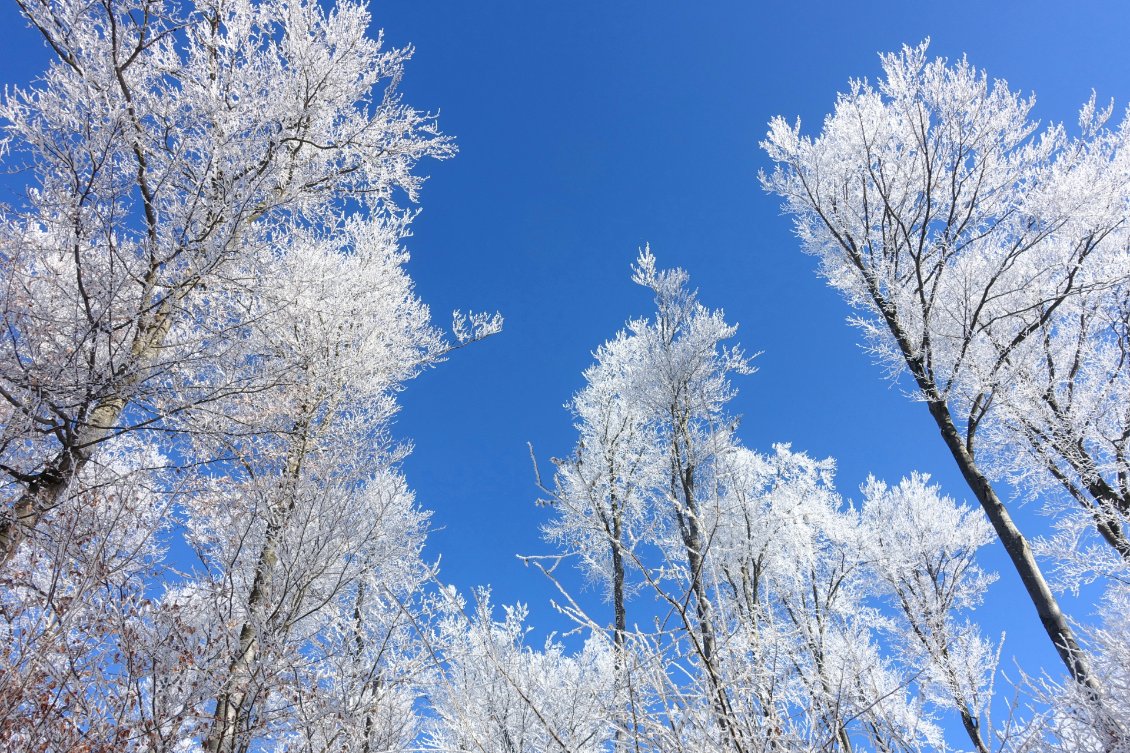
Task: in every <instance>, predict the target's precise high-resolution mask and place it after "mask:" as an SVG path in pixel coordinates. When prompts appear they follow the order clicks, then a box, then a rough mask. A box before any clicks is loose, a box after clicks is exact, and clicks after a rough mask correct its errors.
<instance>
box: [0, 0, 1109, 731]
mask: <svg viewBox="0 0 1130 753" xmlns="http://www.w3.org/2000/svg"><path fill="white" fill-rule="evenodd" d="M17 2H18V3H19V5H20V7H21V9H22V11H23V13H24V15H25V17H26V20H27V22H28V25H29V29H28V30H27V31H26V32H24V33H27V34H38V35H40V36H41V38H42V41H43V43H44V44H45V45H46V47H47V49H48V50H49V52H50V53H51V56H52V57H51V62H50V64H49V67H48V68H47V70H46V71H44V72H43V73H42V75H41V76H39V77H38V78H36V79H35V80H34V81H32V82H31V83H30V84H28V85H26V86H24V87H20V88H9V89H6V90H5V93H4V95H3V98H2V100H0V129H2V130H0V157H2V158H3V165H4V170H5V171H6V172H8V173H12V174H13V175H15V176H16V177H15V178H11V179H9V180H10V181H11V180H22V181H24V182H23V183H20V184H19V185H15V184H12V186H11V189H12V190H9V191H8V195H9V196H12V197H15V198H12V199H11V200H10V201H9V202H8V203H6V204H4V205H2V206H0V275H2V279H0V316H2V317H3V322H2V324H3V326H2V328H0V349H2V354H0V490H2V491H0V496H2V505H0V749H2V750H4V751H13V752H20V753H23V752H27V753H32V752H35V753H71V752H75V753H109V752H110V751H114V752H115V753H116V752H119V751H125V752H130V751H148V752H153V753H156V752H168V753H191V752H193V751H201V752H207V753H236V752H244V751H247V752H252V751H256V752H257V751H296V752H297V751H303V752H308V753H338V752H340V753H346V752H350V753H353V752H355V753H362V752H364V753H380V752H387V751H421V750H430V751H479V752H480V753H544V752H550V753H597V752H598V751H609V752H612V753H629V752H630V753H643V752H645V751H647V752H650V753H713V752H715V751H718V752H719V753H721V752H726V753H755V752H756V753H762V752H764V753H770V752H780V753H791V752H796V753H801V752H812V753H815V752H817V751H829V752H831V751H835V752H837V753H849V752H856V751H858V752H860V753H862V752H863V751H873V752H875V753H880V752H882V753H888V752H889V753H918V752H919V751H922V752H925V751H938V752H940V751H952V750H969V751H976V753H997V752H998V751H999V752H1001V753H1006V752H1007V753H1021V752H1025V751H1030V752H1032V753H1041V752H1043V751H1062V752H1063V753H1092V752H1094V753H1099V752H1104V753H1107V752H1109V753H1113V752H1114V751H1127V750H1130V538H1128V537H1130V125H1127V123H1126V121H1124V122H1123V124H1122V125H1120V126H1118V127H1114V126H1112V125H1111V124H1110V123H1109V121H1110V116H1111V112H1112V109H1113V106H1111V107H1103V106H1102V105H1101V104H1096V102H1095V101H1094V99H1092V101H1091V102H1088V103H1087V104H1086V105H1085V106H1084V107H1083V109H1082V111H1081V113H1080V115H1079V123H1078V127H1077V128H1075V127H1072V128H1070V129H1068V128H1065V127H1063V126H1060V125H1052V126H1048V127H1040V126H1038V125H1037V124H1036V123H1035V122H1034V121H1033V120H1032V119H1031V118H1030V111H1031V109H1032V107H1033V104H1034V103H1033V100H1031V99H1025V98H1023V97H1021V96H1019V95H1018V94H1016V93H1015V92H1013V91H1012V90H1010V89H1009V88H1008V86H1007V84H1005V83H1004V82H995V81H992V80H990V79H989V78H988V77H987V76H986V74H985V73H984V72H982V71H980V70H977V69H976V68H974V67H972V66H971V65H970V64H968V63H967V62H965V61H964V60H962V61H958V62H949V61H946V60H942V59H933V58H931V57H930V55H929V54H928V52H927V49H926V45H925V44H923V45H921V46H918V47H906V48H903V49H902V50H901V51H900V52H897V53H892V54H888V55H884V56H882V59H881V60H882V71H883V72H882V76H881V77H880V78H879V80H878V81H876V82H875V83H867V82H864V81H852V82H851V83H850V84H849V86H848V89H847V91H846V92H844V93H842V94H840V95H839V96H838V98H837V99H836V101H835V102H834V103H831V104H833V110H832V113H831V114H830V115H828V116H827V117H826V119H825V120H824V122H823V125H822V127H821V130H820V132H819V133H818V134H817V135H814V136H812V135H806V134H805V133H803V132H802V131H801V128H800V126H799V124H797V125H792V124H790V122H788V121H786V120H785V119H782V118H778V119H775V120H773V122H772V123H771V124H770V125H769V130H768V134H767V135H766V136H765V138H764V141H763V142H762V143H761V146H762V148H763V149H764V150H765V152H766V153H767V154H768V157H769V159H770V160H771V161H772V163H773V164H774V165H775V166H774V167H773V169H772V171H771V172H765V173H763V174H761V175H760V176H759V178H760V182H761V185H762V186H763V188H764V189H765V191H766V192H768V193H769V194H771V195H773V196H775V197H778V199H779V200H780V201H781V202H783V205H784V209H785V212H786V213H787V214H788V215H790V216H791V217H792V219H793V223H794V227H795V231H796V235H797V237H798V239H799V243H800V246H801V248H802V249H803V250H804V251H805V252H806V253H809V254H812V255H814V256H815V257H816V258H817V259H818V260H819V265H820V273H821V274H822V275H823V276H824V277H825V278H826V279H827V281H828V282H829V283H830V284H831V286H832V287H834V288H836V289H837V290H839V291H840V292H841V293H842V294H843V296H844V297H845V299H846V300H847V302H848V303H849V304H850V306H851V307H852V308H853V309H854V311H855V314H856V315H855V320H854V321H855V323H856V324H857V325H858V329H859V332H860V333H861V334H862V338H863V340H864V342H865V343H866V346H867V348H868V349H869V352H870V353H871V354H872V356H873V359H874V360H875V361H876V362H877V363H878V366H879V367H880V369H881V371H882V372H885V373H886V374H887V375H891V376H894V377H895V378H899V379H901V380H902V381H901V382H900V383H901V384H904V385H908V386H909V389H910V391H912V392H913V397H914V399H915V400H917V401H918V402H920V403H922V404H923V405H922V406H913V405H911V406H908V407H907V408H906V410H907V411H914V412H915V414H916V415H918V416H919V417H920V420H922V421H926V420H928V418H929V419H932V420H933V421H934V422H935V423H936V425H937V428H938V430H939V431H940V441H942V442H944V445H945V448H946V449H947V450H948V451H949V453H951V454H952V456H953V460H954V461H955V462H956V463H957V466H958V467H959V468H960V471H961V474H962V476H963V477H964V479H965V481H966V482H968V488H961V489H957V490H954V491H955V492H956V493H957V495H958V496H959V497H967V498H968V499H970V500H971V502H970V504H959V503H958V502H955V500H954V499H953V498H951V497H950V496H948V495H946V494H944V493H942V491H941V490H940V489H939V488H938V486H936V485H934V484H932V483H931V481H930V479H929V477H928V476H926V475H920V474H913V475H910V476H909V477H907V478H903V479H899V480H886V481H884V480H879V479H874V478H872V479H870V480H868V481H867V483H866V484H864V486H863V487H862V488H861V489H860V491H859V494H858V495H857V496H856V497H854V498H852V499H848V498H845V497H844V496H841V494H840V493H839V492H838V491H837V490H836V486H835V484H834V478H833V477H834V471H835V464H834V462H833V461H832V460H831V459H824V460H821V459H816V458H813V457H810V456H808V455H806V454H805V453H804V452H803V451H802V450H800V449H797V448H792V447H790V446H787V445H778V446H774V447H771V448H768V449H766V448H762V449H757V450H755V449H751V448H748V447H746V446H745V445H743V444H742V442H741V439H740V437H739V431H738V422H737V421H736V419H735V417H734V415H732V414H731V413H730V412H729V408H728V404H729V402H730V400H731V398H732V397H733V395H734V386H733V379H734V378H735V377H737V376H739V375H743V374H747V373H749V372H750V370H751V367H750V363H749V359H748V358H747V356H746V355H745V354H744V353H743V351H742V350H741V349H740V348H739V347H738V346H737V345H736V344H735V343H734V336H735V329H736V328H735V327H734V326H733V325H732V324H730V323H728V322H727V321H726V319H725V318H724V316H723V315H722V313H721V312H720V311H718V310H714V309H710V308H707V307H706V306H704V305H703V304H702V303H700V302H699V300H698V297H697V295H696V292H695V290H694V289H693V288H692V287H691V286H690V283H689V281H688V278H687V275H686V273H685V272H683V271H682V270H679V269H664V268H663V267H662V266H660V265H659V264H658V263H657V261H656V259H655V257H654V256H653V255H652V254H651V252H650V250H647V249H645V250H644V251H642V252H641V254H640V255H639V257H638V260H637V261H636V264H635V266H634V268H633V272H634V275H633V280H634V281H635V282H636V283H638V284H639V285H642V286H644V287H646V288H647V289H648V290H649V291H650V292H651V293H652V294H653V296H654V302H655V303H654V312H653V313H651V314H650V315H647V316H641V317H639V318H635V319H631V320H629V321H628V322H627V324H626V325H625V327H624V329H622V330H621V331H620V332H618V333H616V334H615V335H614V336H613V337H612V338H611V339H609V340H608V341H607V342H605V343H604V344H602V345H600V346H599V347H598V348H597V349H596V351H595V362H594V363H593V364H592V366H590V367H589V368H588V370H587V371H585V373H584V386H583V388H582V389H581V390H580V391H579V392H577V393H576V394H575V395H574V396H573V397H572V399H571V401H570V403H569V407H570V409H571V412H572V420H573V422H574V424H575V427H576V432H577V437H576V445H575V448H574V450H573V451H572V452H571V453H569V454H568V455H567V456H566V457H565V458H564V459H560V460H555V461H554V463H555V469H554V471H553V472H552V474H550V475H548V476H546V477H544V479H543V480H541V481H539V482H538V483H539V484H540V486H541V494H542V497H543V500H542V501H543V502H544V503H546V505H547V507H548V510H549V515H548V518H547V520H548V522H547V523H546V524H545V526H544V531H543V532H544V537H545V541H546V542H547V547H548V548H549V550H550V551H554V552H556V553H557V554H556V555H555V556H552V557H548V558H536V559H532V560H530V562H531V563H532V564H534V565H537V566H540V567H541V569H542V570H543V571H544V572H545V574H546V576H547V577H549V578H550V579H553V580H555V581H556V580H557V578H558V573H560V572H564V571H565V570H566V569H568V568H570V567H572V568H576V569H577V570H578V571H580V573H582V574H583V576H584V578H585V579H587V580H588V581H589V582H590V583H591V585H592V587H594V588H596V589H598V591H599V593H600V594H602V595H603V596H604V599H603V601H599V600H595V601H594V600H592V599H588V598H585V599H580V598H577V599H575V598H574V596H573V595H570V591H569V588H568V587H567V586H566V585H565V583H564V582H561V581H558V585H559V586H560V588H561V593H560V596H559V598H558V599H557V606H558V609H559V610H560V611H561V612H562V613H563V615H564V617H565V618H567V619H568V620H570V621H572V623H573V624H574V625H575V627H576V630H575V631H574V633H575V635H576V636H578V637H577V638H575V639H568V640H560V639H550V640H549V641H548V642H546V643H545V644H544V645H528V643H527V637H528V635H529V632H528V630H529V629H528V628H527V626H526V624H525V618H526V613H525V610H524V608H522V607H520V606H518V607H496V606H495V605H493V604H492V603H491V599H490V594H489V593H488V592H487V591H486V590H481V591H478V592H476V593H471V594H459V593H458V592H456V590H455V589H453V588H450V587H448V586H445V585H444V584H443V580H442V577H443V576H442V573H440V572H439V571H438V570H437V568H436V567H435V565H434V564H432V563H430V562H428V561H427V560H426V559H425V558H424V556H423V555H422V553H421V552H422V547H423V542H424V538H425V534H426V531H427V528H428V519H429V516H428V513H427V512H426V511H424V510H422V509H420V507H418V506H417V505H416V503H415V502H414V500H413V496H412V492H411V491H410V489H409V486H408V483H407V482H406V480H405V478H404V477H403V476H402V474H401V472H400V471H399V470H398V468H399V466H400V464H401V461H402V459H403V457H404V455H405V453H406V451H407V449H406V445H405V444H403V443H401V442H398V441H397V440H396V439H394V438H393V437H392V436H391V433H390V428H389V427H390V420H391V418H392V417H393V416H394V414H395V413H396V411H397V407H398V406H397V394H398V391H399V390H400V389H401V387H402V386H403V385H404V383H405V382H406V381H407V380H409V379H411V378H412V377H413V376H415V375H416V374H418V373H419V372H420V371H421V370H422V369H425V368H428V367H430V366H431V365H433V364H436V363H437V362H438V361H440V360H442V359H443V357H444V356H445V354H447V353H449V352H450V351H451V350H452V349H453V348H458V347H462V346H463V345H465V344H470V343H473V342H474V341H477V340H480V339H482V338H484V337H487V336H490V335H492V334H494V333H496V332H497V331H498V330H499V329H500V328H501V320H500V319H499V318H498V317H497V316H488V315H483V314H456V317H455V321H454V324H453V326H452V329H451V332H450V333H449V334H445V333H444V332H443V331H441V330H439V329H437V328H436V327H435V326H434V325H433V324H432V323H431V322H430V320H429V316H428V309H427V308H426V307H425V305H424V304H423V303H421V301H420V300H419V299H418V298H417V297H416V295H415V293H414V290H413V286H412V282H411V280H410V279H409V278H408V276H407V274H406V273H405V271H404V264H405V261H406V259H407V252H406V251H405V250H404V247H403V241H404V239H405V237H406V235H407V234H408V230H409V224H410V222H411V220H412V218H413V217H414V214H415V209H414V206H415V202H416V199H417V193H418V189H419V188H420V184H421V178H420V177H419V175H418V173H417V163H418V162H419V161H420V160H422V159H426V158H446V157H449V156H451V155H452V154H453V152H454V146H453V143H452V141H451V140H450V139H449V138H448V137H447V136H445V135H443V134H442V133H441V132H440V131H439V130H438V128H437V124H436V122H435V121H434V119H433V118H432V117H431V116H430V115H428V114H426V113H422V112H420V111H417V110H415V109H413V108H412V107H410V106H408V105H406V104H405V103H404V102H403V101H402V100H401V98H400V96H399V94H398V92H397V86H396V85H397V82H398V81H399V79H400V76H401V72H402V66H403V65H404V64H405V62H406V60H407V58H408V57H409V52H410V50H407V49H387V48H385V47H384V46H382V43H381V40H380V38H379V37H377V38H374V37H372V36H370V35H369V32H368V28H369V24H370V17H369V14H368V12H367V11H366V9H365V8H364V6H363V5H361V4H359V3H358V2H355V0H339V2H337V3H336V4H335V5H334V6H333V7H331V8H326V7H324V6H323V5H322V4H321V3H319V2H317V0H279V1H278V2H259V1H258V0H199V2H198V3H197V4H196V5H195V6H192V5H190V4H187V3H171V2H165V1H164V0H104V1H103V2H88V1H87V0H42V1H33V0H17ZM757 177H758V176H752V175H751V176H750V180H751V181H752V180H756V179H757ZM630 313H631V312H625V315H628V314H630ZM594 345H595V343H594ZM560 398H561V396H550V399H560ZM562 418H563V420H568V419H567V418H566V417H564V416H563V417H562ZM1026 498H1031V499H1035V500H1038V502H1039V503H1040V504H1041V505H1042V507H1043V508H1044V509H1045V510H1046V511H1047V513H1048V514H1049V515H1050V516H1051V522H1050V525H1051V529H1050V530H1051V531H1052V533H1051V534H1050V535H1044V536H1042V537H1037V538H1029V537H1028V536H1027V535H1026V533H1025V531H1023V530H1021V528H1020V527H1018V525H1017V524H1016V522H1014V520H1013V518H1012V516H1011V512H1012V511H1013V510H1012V508H1013V506H1014V504H1016V502H1018V501H1022V500H1024V499H1026ZM983 547H1003V550H1002V551H1003V552H1005V553H1007V561H1008V562H1009V563H1011V566H1012V567H1014V568H1015V569H1016V572H1017V574H1018V575H1019V579H1018V580H1016V579H1010V582H1015V583H1017V584H1022V587H1023V588H1024V590H1025V593H1024V594H1019V593H1018V594H1016V595H1015V597H1014V600H1015V601H1016V603H1018V604H1020V605H1021V606H1022V608H1023V610H1024V612H1025V614H1026V615H1027V616H1028V617H1029V618H1030V619H1031V620H1032V621H1033V622H1032V624H1033V626H1035V629H1036V630H1037V631H1039V634H1040V635H1041V636H1042V635H1043V633H1046V635H1047V640H1048V641H1050V643H1051V646H1050V647H1049V648H1051V647H1054V653H1053V652H1050V651H1049V652H1048V655H1049V656H1058V657H1059V658H1060V659H1061V660H1062V664H1056V665H1054V666H1049V667H1045V668H1043V669H1042V670H1037V671H1033V672H1031V673H1025V672H1024V671H1023V670H1020V671H1019V672H1017V671H1010V672H1008V674H1007V676H1006V675H1005V673H1004V671H1003V667H1002V664H1005V663H1008V665H1009V667H1010V668H1011V667H1012V665H1011V658H1010V657H1009V655H1008V654H1007V653H1004V652H1003V651H1002V643H1001V642H1000V640H999V639H998V637H995V636H989V635H986V634H985V633H984V632H983V631H982V629H981V627H980V626H979V624H978V610H979V609H983V605H982V601H983V597H984V595H985V593H986V589H988V587H989V586H990V585H991V584H992V583H993V581H994V580H995V576H994V575H993V574H991V573H988V572H986V571H984V570H983V569H982V568H981V567H980V566H979V565H978V556H979V555H978V552H979V550H981V549H982V548H983ZM559 566H561V567H562V569H561V570H558V569H557V568H558V567H559ZM568 582H573V581H568ZM1085 584H1086V585H1090V586H1091V588H1090V589H1089V590H1088V593H1093V594H1098V595H1099V596H1098V598H1097V599H1096V600H1095V601H1094V602H1093V603H1091V604H1089V605H1088V606H1087V609H1086V613H1085V614H1081V615H1076V617H1078V618H1079V619H1073V616H1072V615H1070V614H1067V613H1065V612H1064V611H1063V610H1062V609H1061V608H1060V606H1059V604H1058V603H1057V599H1058V598H1060V596H1061V595H1062V594H1063V593H1065V592H1071V591H1075V590H1077V589H1078V588H1079V587H1080V586H1081V585H1085ZM1019 587H1020V586H1019V585H1018V586H1017V588H1019ZM1025 595H1026V596H1027V602H1025V601H1024V600H1023V597H1024V596H1025ZM1029 602H1030V603H1029ZM592 604H596V606H595V607H594V606H592ZM1037 621H1038V626H1036V622H1037ZM1041 629H1042V630H1041ZM1002 659H1003V661H1002Z"/></svg>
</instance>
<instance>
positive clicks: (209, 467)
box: [0, 0, 499, 753]
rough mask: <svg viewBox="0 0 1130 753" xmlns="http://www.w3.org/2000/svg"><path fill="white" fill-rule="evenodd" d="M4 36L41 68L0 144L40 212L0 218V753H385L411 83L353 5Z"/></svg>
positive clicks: (415, 319)
mask: <svg viewBox="0 0 1130 753" xmlns="http://www.w3.org/2000/svg"><path fill="white" fill-rule="evenodd" d="M22 7H23V9H24V12H25V15H26V16H27V18H28V19H29V21H30V23H31V24H32V25H33V26H34V27H36V28H37V29H38V30H39V32H40V33H41V34H42V36H43V38H44V39H45V41H46V43H47V44H48V45H49V46H50V47H51V48H52V50H53V51H54V52H55V53H56V57H57V59H56V60H55V62H54V63H52V66H51V68H50V69H49V70H48V72H47V74H46V75H45V77H44V78H43V79H42V80H40V81H37V82H35V83H34V84H33V85H32V86H31V87H30V88H28V89H27V90H24V91H15V92H13V93H11V94H10V95H9V96H7V97H6V99H5V100H4V104H3V109H2V112H0V117H2V118H3V125H4V127H5V129H6V130H5V139H6V140H5V142H4V145H5V147H6V148H8V149H9V150H10V151H8V153H7V154H6V158H8V159H11V160H12V161H13V162H16V161H24V162H26V163H27V164H28V166H29V167H30V168H31V172H30V174H32V175H33V176H35V180H36V181H37V183H36V184H35V185H32V186H29V188H28V191H27V195H26V198H25V200H23V202H22V203H19V204H18V205H17V206H15V208H13V209H4V210H3V211H4V214H3V216H2V218H0V256H2V258H3V260H4V264H3V275H4V285H3V293H2V294H0V296H2V298H0V301H2V310H3V315H4V316H5V325H6V326H5V335H4V338H5V340H4V346H3V347H4V349H5V351H4V356H3V358H2V363H0V369H2V373H0V390H2V395H3V398H4V400H5V402H4V408H3V414H2V418H3V434H2V444H0V463H2V464H3V465H2V468H3V472H4V473H5V474H7V482H6V483H5V484H4V487H3V488H4V495H5V501H4V504H5V509H4V517H3V520H2V521H0V559H2V561H3V564H2V566H0V620H2V621H0V630H2V631H3V638H4V643H5V645H7V646H8V648H7V649H6V650H5V653H4V665H3V667H0V740H2V741H3V742H2V743H0V745H3V747H4V748H5V749H10V750H13V751H15V750H28V751H37V752H42V751H64V750H67V751H70V750H86V751H102V750H106V751H109V750H114V751H122V750H126V751H128V750H145V751H154V752H155V751H174V750H175V751H179V752H181V753H183V752H184V751H208V752H209V753H213V752H214V753H234V752H235V751H248V750H263V749H267V748H276V747H277V748H279V749H285V750H310V751H313V750H319V751H323V750H335V751H378V750H390V749H398V748H403V747H406V746H408V745H410V744H411V743H412V742H413V741H414V740H415V739H416V738H417V736H418V734H419V728H418V726H417V713H416V712H417V709H418V699H419V695H420V692H421V690H420V687H421V686H420V684H419V682H420V680H421V678H422V677H423V672H424V670H425V665H426V663H427V662H426V658H427V657H426V656H425V654H424V653H422V651H423V646H422V645H421V644H420V643H419V641H416V640H414V638H413V636H415V635H416V634H417V633H418V629H417V628H416V627H415V626H414V624H413V623H414V619H415V616H414V615H415V612H416V611H417V610H419V609H420V606H421V602H422V601H423V600H424V599H423V596H422V595H421V589H422V585H423V584H424V583H425V581H426V580H427V579H428V578H429V577H430V568H429V567H428V566H426V565H425V564H424V563H423V562H422V560H421V558H420V548H421V546H422V542H423V537H424V534H425V529H426V525H427V515H426V514H425V513H424V512H422V511H421V510H419V509H418V508H417V507H416V505H415V504H414V501H413V497H412V494H411V492H410V491H409V490H408V488H407V485H406V483H405V481H404V479H403V478H402V477H401V475H400V474H399V472H398V470H397V464H398V461H399V460H400V459H401V458H402V457H403V455H404V453H405V452H406V446H404V445H402V444H399V443H397V442H395V441H394V440H393V439H392V438H391V436H390V434H389V422H390V419H391V418H392V416H393V415H394V414H395V412H396V410H397V401H396V393H397V392H398V391H399V390H400V389H402V387H403V384H404V383H405V382H406V381H407V380H408V379H410V378H412V377H413V376H414V375H416V374H417V373H418V372H419V371H420V370H421V369H422V368H424V367H426V366H428V365H430V364H434V363H436V362H437V361H438V360H440V359H441V358H442V357H443V355H444V354H445V353H446V352H447V351H448V350H450V349H451V347H452V346H451V345H449V344H448V343H447V342H446V341H445V339H444V338H443V337H442V335H441V334H440V333H439V332H438V331H437V330H435V329H434V328H433V327H432V326H431V324H430V321H429V312H428V310H427V307H426V306H424V305H423V304H422V303H421V302H420V301H419V299H418V298H417V297H416V295H415V292H414V291H413V288H412V284H411V281H410V279H409V278H408V276H407V274H406V273H405V271H404V268H403V267H404V263H405V261H406V259H407V255H406V252H405V251H404V249H403V248H402V246H401V242H402V240H403V238H404V237H405V235H406V234H407V228H408V224H409V222H410V221H411V219H412V214H413V213H412V212H411V211H405V210H403V209H401V208H399V207H398V206H397V202H398V201H402V200H403V199H405V198H406V199H408V200H414V199H415V196H416V190H417V188H418V187H419V183H420V178H419V177H417V176H415V175H413V174H412V172H411V170H412V168H413V167H414V165H415V163H416V162H417V160H418V159H419V158H421V157H423V156H427V155H432V156H444V155H446V154H449V153H450V151H451V147H450V144H449V143H448V141H447V140H446V139H445V138H444V137H442V136H440V135H439V134H438V132H437V131H436V129H435V126H434V123H433V122H432V120H431V118H430V117H428V116H426V115H423V114H421V113H418V112H416V111H414V110H412V109H411V108H408V107H405V106H404V105H402V104H401V103H400V101H399V98H398V95H397V94H396V91H395V84H396V81H397V80H398V78H399V75H400V70H401V66H402V64H403V62H404V60H405V59H406V57H407V54H408V53H407V51H403V50H401V51H397V50H393V51H386V50H382V48H381V44H380V40H379V38H377V39H373V38H371V37H370V36H369V35H368V24H369V15H368V13H367V11H366V10H365V9H364V8H363V7H361V6H359V5H356V4H354V3H351V2H343V3H341V4H339V5H338V6H336V7H334V8H332V9H324V8H323V7H322V6H321V5H320V4H319V3H316V2H304V1H302V0H296V2H282V3H257V2H243V1H242V0H233V1H232V2H219V3H200V4H198V5H197V6H178V5H166V4H162V3H157V2H137V3H115V2H106V3H98V4H94V5H89V4H83V3H72V2H65V1H63V0H60V1H59V2H53V3H27V4H25V5H23V6H22ZM498 326H499V321H498V320H497V318H491V317H485V316H480V315H476V316H471V317H469V318H468V317H464V316H458V315H457V317H456V327H455V337H456V340H457V341H459V343H463V342H469V341H472V340H475V339H478V338H480V337H483V336H485V335H487V334H490V333H492V332H494V331H496V330H497V329H498ZM173 552H175V554H174V553H173Z"/></svg>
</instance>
